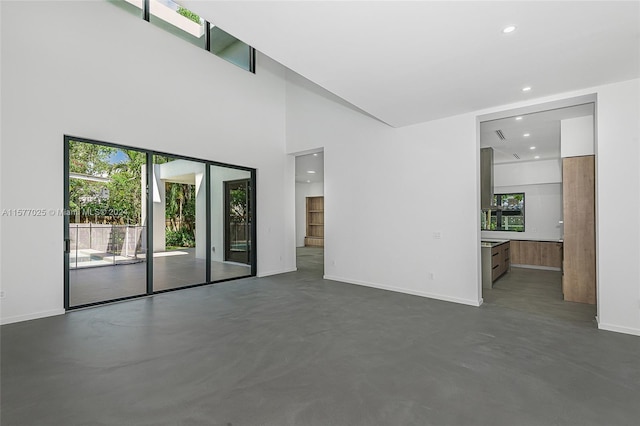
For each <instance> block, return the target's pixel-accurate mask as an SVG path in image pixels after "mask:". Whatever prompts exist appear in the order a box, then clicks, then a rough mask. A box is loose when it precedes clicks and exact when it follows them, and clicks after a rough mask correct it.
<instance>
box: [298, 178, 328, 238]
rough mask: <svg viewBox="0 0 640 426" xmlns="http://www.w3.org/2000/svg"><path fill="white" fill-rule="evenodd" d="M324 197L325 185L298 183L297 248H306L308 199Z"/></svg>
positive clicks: (321, 183) (320, 183)
mask: <svg viewBox="0 0 640 426" xmlns="http://www.w3.org/2000/svg"><path fill="white" fill-rule="evenodd" d="M322 195H324V183H323V182H314V183H304V182H303V183H301V182H296V247H304V237H305V236H306V233H307V207H306V206H307V197H319V196H322Z"/></svg>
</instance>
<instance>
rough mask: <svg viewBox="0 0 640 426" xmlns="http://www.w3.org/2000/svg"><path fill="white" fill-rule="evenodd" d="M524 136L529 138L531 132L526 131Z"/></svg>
mask: <svg viewBox="0 0 640 426" xmlns="http://www.w3.org/2000/svg"><path fill="white" fill-rule="evenodd" d="M522 136H524V137H525V138H528V137H529V136H531V133H525V134H524V135H522Z"/></svg>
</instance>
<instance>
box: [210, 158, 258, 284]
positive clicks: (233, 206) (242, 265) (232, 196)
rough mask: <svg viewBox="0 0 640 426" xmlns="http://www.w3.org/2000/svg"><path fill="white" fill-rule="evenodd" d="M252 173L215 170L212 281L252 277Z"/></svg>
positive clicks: (213, 172) (212, 207)
mask: <svg viewBox="0 0 640 426" xmlns="http://www.w3.org/2000/svg"><path fill="white" fill-rule="evenodd" d="M251 207H252V206H251V173H250V172H249V171H246V170H238V169H233V168H230V167H223V166H211V245H212V247H211V250H212V252H211V281H220V280H227V279H231V278H237V277H241V276H249V275H251V258H252V256H251V254H252V246H251V245H252V241H251V235H252V224H253V219H252V216H253V212H252V208H251Z"/></svg>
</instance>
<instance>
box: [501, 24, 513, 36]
mask: <svg viewBox="0 0 640 426" xmlns="http://www.w3.org/2000/svg"><path fill="white" fill-rule="evenodd" d="M515 30H516V26H515V25H509V26H508V27H504V29H503V30H502V32H503V33H505V34H509V33H512V32H514V31H515Z"/></svg>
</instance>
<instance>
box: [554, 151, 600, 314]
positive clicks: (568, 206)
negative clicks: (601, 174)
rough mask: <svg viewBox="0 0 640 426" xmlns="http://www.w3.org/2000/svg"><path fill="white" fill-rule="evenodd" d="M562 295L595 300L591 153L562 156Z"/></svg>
mask: <svg viewBox="0 0 640 426" xmlns="http://www.w3.org/2000/svg"><path fill="white" fill-rule="evenodd" d="M562 194H563V195H562V207H563V216H564V218H563V219H564V275H563V277H562V289H563V293H564V299H565V300H567V301H570V302H581V303H590V304H594V303H596V250H595V245H596V244H595V241H596V239H595V157H594V156H593V155H588V156H584V157H571V158H563V159H562Z"/></svg>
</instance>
